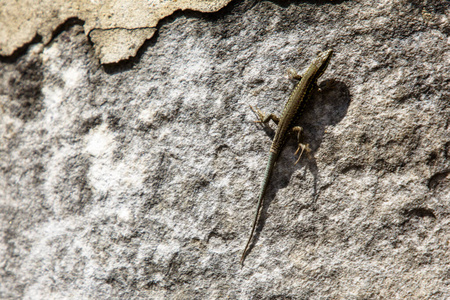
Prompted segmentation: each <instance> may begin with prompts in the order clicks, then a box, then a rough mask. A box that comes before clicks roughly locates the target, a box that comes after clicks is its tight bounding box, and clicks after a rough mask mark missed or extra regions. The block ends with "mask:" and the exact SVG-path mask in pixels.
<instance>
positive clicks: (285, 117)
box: [240, 49, 333, 266]
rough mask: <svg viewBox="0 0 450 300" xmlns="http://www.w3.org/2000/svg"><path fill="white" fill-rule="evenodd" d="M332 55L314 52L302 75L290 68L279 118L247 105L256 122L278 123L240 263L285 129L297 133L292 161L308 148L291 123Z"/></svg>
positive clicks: (285, 135) (261, 203) (285, 134)
mask: <svg viewBox="0 0 450 300" xmlns="http://www.w3.org/2000/svg"><path fill="white" fill-rule="evenodd" d="M332 54H333V50H332V49H329V50H326V51H323V52H320V53H318V55H317V57H316V58H315V59H314V60H313V61H312V63H311V65H310V66H309V67H308V69H307V70H306V71H305V73H303V76H301V75H299V74H298V73H296V72H295V71H292V70H290V75H291V76H292V78H294V79H297V80H300V81H299V82H298V83H297V84H296V86H295V87H294V90H293V91H292V93H291V95H290V97H289V99H288V101H287V102H286V104H285V106H284V109H283V112H282V113H281V117H278V116H276V115H274V114H264V113H262V112H261V111H260V110H259V109H258V108H256V110H255V109H254V108H253V107H252V106H250V108H251V109H252V110H253V112H255V114H256V115H257V116H258V118H259V120H258V121H255V122H256V123H264V124H266V123H268V122H269V121H270V120H272V121H274V123H275V124H276V125H278V127H277V129H276V131H275V136H274V138H273V141H272V146H271V147H270V151H269V159H268V161H267V166H266V170H265V175H264V179H263V182H262V185H261V189H260V192H259V196H258V204H257V207H256V214H255V217H254V220H253V226H252V230H251V232H250V237H249V238H248V241H247V244H246V246H245V248H244V252H243V253H242V257H241V261H240V263H241V265H242V266H243V265H244V260H245V258H246V256H247V252H248V250H249V246H250V243H251V241H252V238H253V235H254V233H255V229H256V225H257V223H258V220H259V218H260V215H261V209H262V205H263V199H264V194H265V192H266V189H267V186H268V185H269V181H270V178H271V176H272V171H273V169H274V167H275V164H276V161H277V159H278V156H279V154H280V152H281V149H282V148H283V146H284V144H285V141H286V137H287V135H288V133H289V132H294V133H295V132H296V133H297V138H298V148H297V151H296V152H295V155H297V153H298V152H299V151H300V150H301V152H300V155H299V157H298V159H297V161H296V162H295V164H297V163H298V161H299V160H300V157H301V156H302V154H303V151H307V152H310V151H311V149H310V147H309V145H308V144H302V143H301V142H300V138H301V134H302V132H303V128H301V127H300V126H295V124H296V123H297V121H298V118H299V117H300V115H301V113H302V112H303V110H304V108H305V106H306V103H307V102H308V100H309V99H310V98H311V95H312V93H313V92H314V91H316V90H318V86H317V80H318V79H319V77H320V76H322V74H323V73H324V72H325V70H326V69H327V67H328V64H329V62H330V59H331V56H332Z"/></svg>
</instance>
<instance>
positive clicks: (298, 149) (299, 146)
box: [294, 144, 311, 165]
mask: <svg viewBox="0 0 450 300" xmlns="http://www.w3.org/2000/svg"><path fill="white" fill-rule="evenodd" d="M300 149H302V151H301V152H300V155H299V156H298V159H297V161H296V162H295V163H294V165H296V164H297V163H298V162H299V161H300V158H301V157H302V154H303V151H305V150H306V152H311V148H310V147H309V144H298V148H297V151H295V153H294V155H297V153H298V151H300Z"/></svg>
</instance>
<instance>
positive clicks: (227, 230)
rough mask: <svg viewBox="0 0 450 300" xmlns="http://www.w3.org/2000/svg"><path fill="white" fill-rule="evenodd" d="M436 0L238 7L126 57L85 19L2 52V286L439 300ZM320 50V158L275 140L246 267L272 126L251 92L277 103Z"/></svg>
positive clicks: (444, 289)
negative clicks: (105, 52)
mask: <svg viewBox="0 0 450 300" xmlns="http://www.w3.org/2000/svg"><path fill="white" fill-rule="evenodd" d="M427 3H428V4H422V3H421V2H417V1H414V2H411V1H410V2H406V1H400V2H398V1H385V2H383V3H378V2H376V4H374V2H373V1H360V2H355V1H333V2H328V1H321V2H313V1H310V2H301V3H300V2H294V1H292V2H267V1H265V2H245V1H243V2H239V1H238V2H233V3H232V4H231V5H229V6H228V7H227V8H226V9H224V10H222V11H220V12H219V13H215V14H212V15H202V14H199V13H193V12H185V13H179V14H176V15H175V16H174V17H171V18H168V19H166V20H165V21H164V23H163V24H162V25H161V27H160V28H159V31H158V35H157V36H156V37H154V38H153V39H152V40H151V41H150V42H149V43H147V44H146V46H145V47H144V49H143V50H142V51H140V52H139V54H138V58H137V59H136V60H130V61H128V62H126V63H122V64H118V65H107V66H102V65H100V64H99V63H98V61H97V60H96V58H95V55H94V49H93V48H92V45H91V44H90V42H89V41H88V40H87V39H86V36H85V35H84V33H83V28H82V27H81V26H79V25H74V26H72V27H69V28H66V29H64V30H62V31H61V33H59V34H58V35H57V36H55V38H54V40H53V41H52V42H51V43H50V44H49V45H47V46H45V47H43V46H42V45H40V44H33V45H31V46H29V47H28V48H27V51H26V53H24V54H23V55H21V56H19V57H17V58H14V59H2V61H1V62H0V105H1V106H0V109H1V111H0V134H1V137H0V277H1V284H0V298H1V299H111V298H112V299H221V298H229V299H445V298H449V297H450V289H449V284H450V251H449V250H450V249H449V246H450V242H449V241H450V215H449V213H450V189H449V186H450V175H449V174H450V160H449V157H450V133H449V117H450V89H449V85H450V75H449V74H450V39H449V33H450V30H449V28H450V26H449V25H450V24H449V16H450V11H449V4H448V2H446V1H434V2H427ZM299 48H300V49H301V53H299V52H298V50H299ZM327 48H333V49H334V50H335V56H334V57H333V59H332V61H331V64H330V66H329V68H328V70H327V72H326V73H325V74H324V76H323V77H322V79H321V81H320V83H321V85H322V88H323V91H322V92H321V93H319V94H317V95H316V96H315V97H314V98H313V101H312V102H311V104H310V106H309V107H308V109H307V111H306V112H305V115H304V117H303V118H302V119H301V125H303V126H304V128H305V135H304V139H305V141H306V142H308V143H310V144H311V146H312V149H313V156H312V157H311V158H307V157H306V156H305V157H304V158H302V160H301V161H300V163H299V164H297V165H294V162H295V160H296V157H295V156H294V155H293V153H294V151H295V149H296V145H295V141H294V140H292V141H290V142H288V144H287V145H286V147H285V151H283V153H282V155H281V157H280V159H279V163H278V165H277V167H276V170H275V173H274V177H273V180H272V183H271V185H270V187H269V190H268V194H267V197H266V202H265V208H264V211H263V220H262V222H261V224H260V226H259V231H258V234H257V238H256V241H255V243H254V246H253V248H252V250H251V252H250V254H249V255H248V257H247V260H246V263H245V266H244V267H243V268H241V267H240V265H239V258H240V255H241V253H242V250H243V247H244V245H245V242H246V240H247V238H248V234H249V231H250V226H251V222H252V218H253V214H254V211H255V206H256V196H257V193H258V191H259V188H260V184H261V181H262V177H263V172H264V167H265V163H266V159H267V153H268V149H269V147H270V136H271V135H272V134H273V130H271V129H270V128H265V130H263V128H262V127H261V126H259V125H257V124H255V123H253V121H254V120H255V116H254V115H253V114H252V113H251V111H250V110H249V109H248V104H252V105H257V106H258V107H259V108H260V109H262V110H263V111H270V112H280V111H281V109H282V107H283V104H284V103H285V101H286V100H287V97H288V95H289V93H290V91H291V89H292V87H293V84H292V83H291V82H290V81H289V80H288V78H287V76H286V70H287V69H288V68H289V67H294V68H296V69H299V70H302V69H304V68H305V67H307V65H308V64H309V63H310V61H311V59H312V58H313V57H314V56H315V53H316V52H317V51H319V50H323V49H327ZM271 128H272V129H273V128H274V127H273V126H272V125H271Z"/></svg>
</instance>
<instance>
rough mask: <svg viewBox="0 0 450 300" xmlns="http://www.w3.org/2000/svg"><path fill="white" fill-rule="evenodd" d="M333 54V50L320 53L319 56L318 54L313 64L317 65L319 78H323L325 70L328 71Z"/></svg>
mask: <svg viewBox="0 0 450 300" xmlns="http://www.w3.org/2000/svg"><path fill="white" fill-rule="evenodd" d="M332 54H333V49H328V50H326V51H323V52H319V54H317V57H316V58H315V59H314V61H313V64H314V65H316V67H317V69H318V70H317V78H319V77H320V76H322V74H323V72H325V70H326V69H327V67H328V63H329V62H330V60H331V56H332Z"/></svg>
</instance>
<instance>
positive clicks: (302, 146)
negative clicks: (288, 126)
mask: <svg viewBox="0 0 450 300" xmlns="http://www.w3.org/2000/svg"><path fill="white" fill-rule="evenodd" d="M292 132H297V140H298V148H297V151H295V153H294V155H297V153H298V152H299V151H300V149H301V150H302V151H301V152H300V155H299V156H298V159H297V160H296V162H295V163H294V165H296V164H297V163H298V162H299V161H300V158H301V157H302V154H303V152H304V151H306V153H308V154H309V153H310V152H311V147H310V146H309V144H303V143H302V142H300V139H301V137H302V133H303V128H302V127H300V126H295V127H293V128H292Z"/></svg>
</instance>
